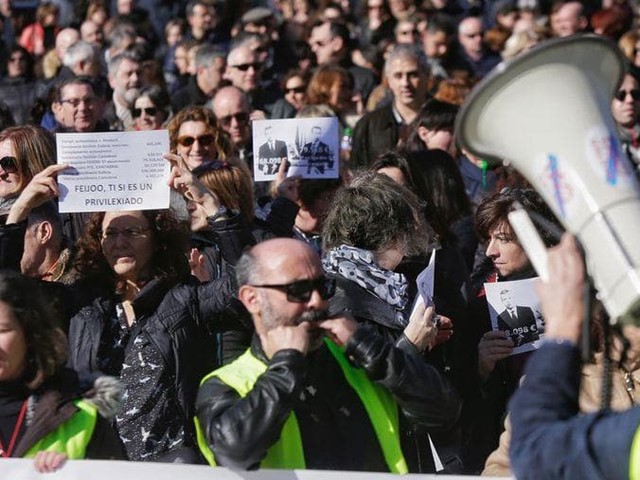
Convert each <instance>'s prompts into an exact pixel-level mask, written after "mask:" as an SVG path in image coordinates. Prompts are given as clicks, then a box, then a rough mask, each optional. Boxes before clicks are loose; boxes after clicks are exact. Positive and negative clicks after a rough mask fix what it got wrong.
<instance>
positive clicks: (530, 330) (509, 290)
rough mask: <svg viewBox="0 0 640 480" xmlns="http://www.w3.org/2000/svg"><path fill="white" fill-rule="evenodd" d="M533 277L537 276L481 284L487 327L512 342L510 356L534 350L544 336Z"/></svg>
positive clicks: (536, 278) (542, 319)
mask: <svg viewBox="0 0 640 480" xmlns="http://www.w3.org/2000/svg"><path fill="white" fill-rule="evenodd" d="M537 280H538V277H535V278H528V279H526V280H515V281H512V282H493V283H485V284H484V289H485V292H486V294H487V302H488V305H489V316H490V317H491V326H492V328H493V330H502V331H503V332H505V334H506V335H507V337H508V338H510V339H511V340H512V341H513V346H514V348H513V351H512V352H511V355H516V354H518V353H522V352H528V351H530V350H535V349H536V348H538V347H539V346H540V341H541V339H542V338H544V318H543V317H542V313H540V312H541V309H540V299H539V298H538V294H537V293H536V290H535V282H536V281H537Z"/></svg>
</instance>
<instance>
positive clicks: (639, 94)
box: [616, 88, 640, 102]
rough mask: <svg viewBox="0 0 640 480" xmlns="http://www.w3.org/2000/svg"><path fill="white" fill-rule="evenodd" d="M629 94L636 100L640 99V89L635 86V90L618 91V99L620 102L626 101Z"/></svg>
mask: <svg viewBox="0 0 640 480" xmlns="http://www.w3.org/2000/svg"><path fill="white" fill-rule="evenodd" d="M627 94H629V95H631V98H632V99H633V101H634V102H637V101H638V100H640V90H638V89H637V88H634V89H633V90H624V89H621V90H618V92H617V93H616V100H618V101H619V102H624V101H625V100H626V99H627Z"/></svg>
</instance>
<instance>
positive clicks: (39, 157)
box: [0, 125, 55, 214]
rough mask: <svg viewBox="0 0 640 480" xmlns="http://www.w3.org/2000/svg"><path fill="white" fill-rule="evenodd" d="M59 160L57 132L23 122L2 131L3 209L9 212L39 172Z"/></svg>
mask: <svg viewBox="0 0 640 480" xmlns="http://www.w3.org/2000/svg"><path fill="white" fill-rule="evenodd" d="M54 161H55V142H54V139H53V136H52V135H51V134H50V133H49V132H47V131H45V130H44V129H42V128H40V127H36V126H33V125H23V126H16V127H10V128H7V129H6V130H4V131H2V132H0V169H2V170H1V172H0V213H3V214H7V213H8V211H9V209H10V208H11V205H13V203H14V202H15V199H16V198H17V197H18V195H20V193H21V192H22V190H23V189H24V188H25V187H26V186H27V184H28V183H29V182H30V181H31V179H32V178H33V177H34V175H35V174H37V173H38V172H40V171H42V170H44V169H45V168H46V167H47V166H49V165H51V164H53V163H54Z"/></svg>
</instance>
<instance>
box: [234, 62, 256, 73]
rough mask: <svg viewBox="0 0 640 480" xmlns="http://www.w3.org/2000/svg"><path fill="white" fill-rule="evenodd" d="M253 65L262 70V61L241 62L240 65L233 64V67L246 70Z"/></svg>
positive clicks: (254, 67)
mask: <svg viewBox="0 0 640 480" xmlns="http://www.w3.org/2000/svg"><path fill="white" fill-rule="evenodd" d="M251 67H253V69H254V70H262V63H260V62H254V63H240V64H238V65H231V68H237V69H238V70H240V71H241V72H246V71H247V70H249V69H250V68H251Z"/></svg>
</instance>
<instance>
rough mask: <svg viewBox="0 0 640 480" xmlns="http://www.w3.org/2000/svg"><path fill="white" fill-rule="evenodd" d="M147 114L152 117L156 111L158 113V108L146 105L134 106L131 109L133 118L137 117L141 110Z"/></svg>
mask: <svg viewBox="0 0 640 480" xmlns="http://www.w3.org/2000/svg"><path fill="white" fill-rule="evenodd" d="M143 111H144V113H146V114H147V115H149V116H151V117H153V116H154V115H155V114H156V113H158V109H157V108H156V107H146V108H134V109H133V118H138V117H139V116H140V115H142V112H143Z"/></svg>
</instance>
